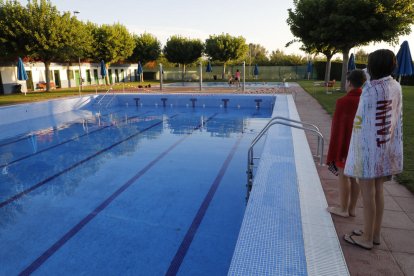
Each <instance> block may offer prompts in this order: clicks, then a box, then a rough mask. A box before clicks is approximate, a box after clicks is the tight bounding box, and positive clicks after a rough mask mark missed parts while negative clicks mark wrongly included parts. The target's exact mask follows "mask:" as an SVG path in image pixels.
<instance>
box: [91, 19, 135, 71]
mask: <svg viewBox="0 0 414 276" xmlns="http://www.w3.org/2000/svg"><path fill="white" fill-rule="evenodd" d="M92 36H93V48H94V52H93V55H92V58H93V59H94V60H95V61H100V60H104V61H105V62H106V64H108V65H109V64H111V63H115V62H118V61H122V60H125V59H127V58H128V57H129V56H131V55H132V52H133V50H134V47H135V41H134V38H133V37H132V35H131V34H130V33H129V32H128V30H127V28H126V27H125V26H123V25H121V24H119V23H115V24H113V25H107V24H103V25H101V26H95V28H93V30H92Z"/></svg>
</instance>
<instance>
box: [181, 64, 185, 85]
mask: <svg viewBox="0 0 414 276" xmlns="http://www.w3.org/2000/svg"><path fill="white" fill-rule="evenodd" d="M184 77H185V64H183V70H182V75H181V80H182V81H184Z"/></svg>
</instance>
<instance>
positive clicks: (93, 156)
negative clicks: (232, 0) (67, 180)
mask: <svg viewBox="0 0 414 276" xmlns="http://www.w3.org/2000/svg"><path fill="white" fill-rule="evenodd" d="M176 116H178V114H176V115H173V116H171V117H170V118H174V117H176ZM162 122H163V121H162V120H161V121H160V122H158V123H155V124H152V125H150V126H149V127H146V128H144V129H142V130H140V131H138V132H137V133H134V134H132V135H130V136H128V137H127V138H125V139H122V140H120V141H118V142H116V143H115V144H112V145H110V146H109V147H106V148H104V149H102V150H100V151H97V152H96V153H94V154H92V155H90V156H88V157H87V158H85V159H82V160H81V161H79V162H77V163H75V164H73V165H72V166H70V167H67V168H66V169H64V170H62V171H60V172H58V173H56V174H54V175H52V176H49V177H48V178H46V179H44V180H42V181H40V182H39V183H37V184H35V185H33V186H31V187H30V188H28V189H26V190H24V191H22V192H20V193H18V194H16V195H14V196H12V197H10V198H9V199H7V200H5V201H3V202H0V208H3V207H4V206H6V205H8V204H10V203H12V202H13V201H15V200H17V199H19V198H21V197H22V196H24V195H26V194H28V193H30V192H32V191H34V190H36V189H37V188H39V187H41V186H43V185H44V184H46V183H47V182H49V181H51V180H53V179H55V178H56V177H58V176H60V175H62V174H64V173H67V172H68V171H70V170H72V169H74V168H76V167H78V166H80V165H82V164H83V163H85V162H87V161H89V160H91V159H93V158H95V157H96V156H98V155H100V154H102V153H104V152H106V151H108V150H110V149H112V148H114V147H116V146H118V145H119V144H121V143H123V142H125V141H127V140H130V139H132V138H134V137H135V136H138V135H139V134H141V133H143V132H145V131H147V130H149V129H151V128H153V127H156V126H158V125H160V124H162Z"/></svg>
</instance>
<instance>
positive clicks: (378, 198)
mask: <svg viewBox="0 0 414 276" xmlns="http://www.w3.org/2000/svg"><path fill="white" fill-rule="evenodd" d="M384 180H385V179H384V178H383V177H381V178H376V179H375V208H376V210H375V211H376V213H375V223H374V232H373V239H374V242H376V243H379V242H380V237H381V224H382V216H383V214H384V185H383V184H384Z"/></svg>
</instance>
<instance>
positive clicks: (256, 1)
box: [20, 0, 414, 56]
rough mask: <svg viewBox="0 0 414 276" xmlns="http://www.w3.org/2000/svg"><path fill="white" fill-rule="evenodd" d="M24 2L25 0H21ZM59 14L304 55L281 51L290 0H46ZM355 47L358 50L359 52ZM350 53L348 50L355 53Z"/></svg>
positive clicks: (412, 40) (287, 36) (161, 35)
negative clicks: (223, 37) (233, 39)
mask: <svg viewBox="0 0 414 276" xmlns="http://www.w3.org/2000/svg"><path fill="white" fill-rule="evenodd" d="M20 2H21V3H22V4H26V3H27V1H26V0H20ZM51 2H52V3H53V4H54V5H55V6H57V8H58V10H59V11H62V12H63V11H70V12H73V11H78V12H79V13H78V14H77V15H76V16H77V17H78V18H79V19H80V20H82V21H91V22H93V23H97V24H113V23H121V24H123V25H124V26H126V27H127V28H128V30H129V31H130V32H131V33H135V34H142V33H144V32H147V33H151V34H153V35H155V36H156V37H157V38H158V39H159V40H160V41H161V43H162V44H163V45H164V44H165V42H166V41H167V39H168V38H169V37H170V36H172V35H181V36H184V37H190V38H200V39H201V40H203V41H204V40H205V39H206V38H208V37H209V35H215V34H216V35H217V34H222V33H228V34H230V35H232V36H243V37H244V38H245V39H246V42H247V43H254V44H260V45H262V46H264V47H265V48H266V49H267V50H268V52H269V54H270V53H271V52H272V51H274V50H277V49H279V50H282V51H283V52H284V53H285V54H299V55H302V56H305V53H304V52H302V51H301V50H300V49H299V48H300V46H301V45H300V43H294V44H293V45H291V46H289V47H287V48H286V47H285V45H286V43H287V42H289V41H291V40H293V39H294V37H293V35H292V34H291V32H290V29H289V26H288V25H287V23H286V19H287V18H288V12H287V9H289V8H293V7H294V6H293V0H238V1H237V0H235V1H229V0H208V1H197V0H175V1H173V0H146V1H142V0H119V1H116V0H51ZM404 40H408V42H409V45H410V46H411V48H413V47H414V27H413V32H412V33H411V34H410V35H409V36H405V37H401V38H400V43H402V42H403V41H404ZM379 48H387V49H390V50H393V51H394V52H395V53H396V52H397V51H398V49H399V45H396V46H392V45H388V44H385V43H380V44H375V45H370V46H366V47H362V49H364V50H365V51H366V52H371V51H374V50H376V49H379ZM358 49H359V48H358ZM358 49H352V50H351V53H352V52H356V51H358Z"/></svg>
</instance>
